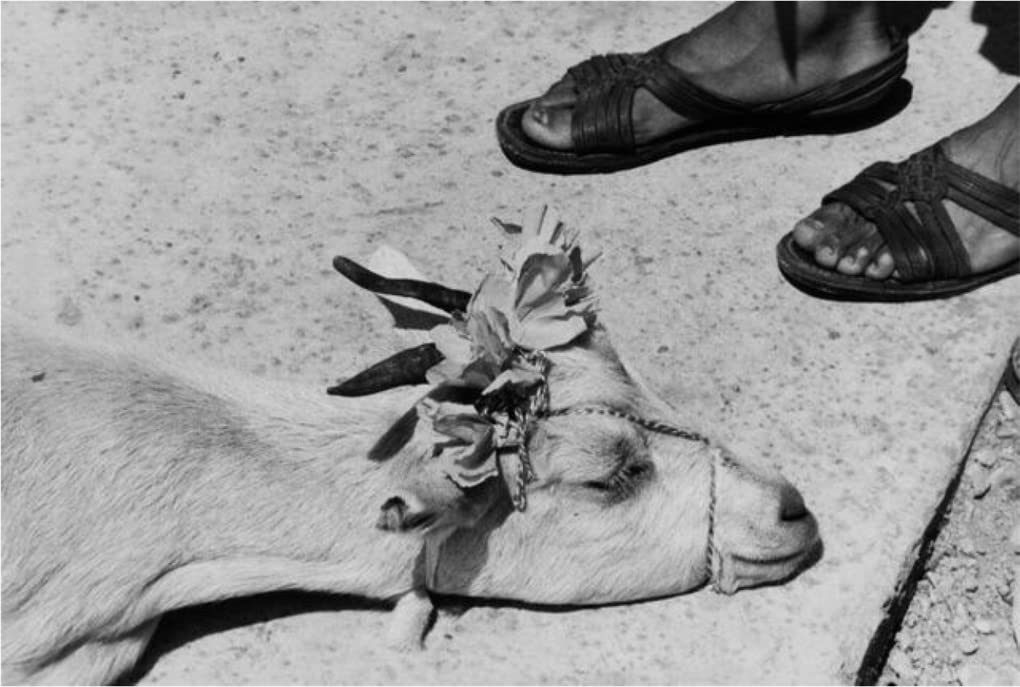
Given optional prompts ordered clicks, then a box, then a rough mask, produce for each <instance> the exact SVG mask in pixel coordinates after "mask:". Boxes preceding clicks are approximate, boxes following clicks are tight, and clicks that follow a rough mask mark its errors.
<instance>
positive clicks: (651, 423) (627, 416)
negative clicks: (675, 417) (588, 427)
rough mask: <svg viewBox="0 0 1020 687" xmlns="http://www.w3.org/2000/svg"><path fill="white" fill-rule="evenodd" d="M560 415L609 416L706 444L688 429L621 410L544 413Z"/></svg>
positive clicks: (586, 408) (595, 408)
mask: <svg viewBox="0 0 1020 687" xmlns="http://www.w3.org/2000/svg"><path fill="white" fill-rule="evenodd" d="M561 415H609V416H612V417H618V418H620V419H621V420H627V421H628V422H632V423H634V424H635V425H638V426H639V427H644V428H645V429H647V430H648V431H650V432H656V433H657V434H666V435H669V436H672V437H679V438H681V439H686V440H687V441H697V442H700V443H702V444H706V445H707V444H708V443H709V440H708V437H706V436H704V435H703V434H699V433H697V432H693V431H691V430H688V429H680V428H678V427H674V426H672V425H667V424H666V423H665V422H658V421H656V420H648V419H645V418H643V417H641V416H639V415H632V414H631V413H625V412H623V411H622V410H615V409H613V408H606V407H604V406H579V407H575V408H561V409H559V410H553V411H550V412H548V413H546V417H554V416H561Z"/></svg>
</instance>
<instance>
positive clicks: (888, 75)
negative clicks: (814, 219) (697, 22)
mask: <svg viewBox="0 0 1020 687" xmlns="http://www.w3.org/2000/svg"><path fill="white" fill-rule="evenodd" d="M665 48H666V44H665V43H663V44H662V45H659V46H656V47H655V48H653V49H652V50H650V51H649V52H647V53H644V54H613V55H602V56H595V57H592V58H590V59H588V60H585V61H584V62H582V63H580V64H578V65H575V66H574V67H572V68H571V69H569V70H568V71H567V73H568V75H570V76H571V77H573V78H574V85H575V88H576V90H577V94H578V95H577V101H576V104H575V106H574V116H573V119H572V124H571V137H572V139H573V144H574V147H573V150H570V151H559V150H552V149H550V148H546V147H544V146H542V145H540V144H538V143H535V142H533V141H532V140H531V139H530V138H528V136H527V134H525V133H524V129H523V127H522V124H521V122H522V119H523V117H524V113H525V112H526V111H527V110H528V108H529V107H530V106H531V104H532V103H533V102H534V100H527V101H524V102H520V103H516V104H514V105H511V106H509V107H507V108H506V109H504V110H503V111H502V112H500V113H499V116H498V117H497V119H496V133H497V137H498V139H499V144H500V147H501V148H502V150H503V153H504V154H505V155H506V156H507V158H508V159H509V160H510V161H511V162H512V163H514V164H515V165H517V166H519V167H523V168H525V169H529V170H532V171H538V172H550V173H554V174H593V173H607V172H615V171H619V170H624V169H630V168H633V167H638V166H641V165H645V164H648V163H650V162H654V161H655V160H659V159H662V158H664V157H668V156H670V155H675V154H677V153H680V152H683V151H685V150H691V149H693V148H699V147H702V146H706V145H710V144H715V143H724V142H730V141H739V140H747V139H752V138H762V137H767V136H791V135H800V134H808V133H835V132H838V131H851V130H856V129H860V128H864V127H866V126H870V125H872V124H874V123H876V118H877V119H879V120H880V119H884V118H887V117H888V116H890V115H891V114H894V113H895V111H898V110H895V109H894V111H890V104H892V105H893V108H895V107H898V108H899V109H902V107H903V106H905V105H906V99H904V98H899V99H898V100H899V101H902V102H895V103H892V102H891V101H893V100H897V99H895V98H893V97H892V96H893V95H894V94H895V93H896V92H897V91H898V92H899V93H901V94H904V93H905V94H906V95H907V97H908V98H909V87H908V86H906V84H905V82H902V81H901V78H900V77H901V76H902V75H903V72H904V70H905V69H906V66H907V53H908V49H907V43H906V42H905V41H901V42H899V43H898V44H897V45H896V47H895V48H894V50H893V51H892V53H891V54H890V55H889V56H888V57H886V58H885V59H884V60H882V61H881V62H879V63H878V64H875V65H873V66H871V67H868V68H867V69H864V70H862V71H860V72H857V73H856V74H853V75H851V76H848V77H846V78H844V79H840V80H839V81H837V82H835V83H831V84H827V85H825V86H820V87H818V88H815V89H812V90H810V91H807V92H805V93H802V94H800V95H798V96H794V97H792V98H787V99H784V100H778V101H774V102H768V103H761V104H748V103H743V102H740V101H738V100H734V99H732V98H727V97H724V96H721V95H716V94H713V93H711V92H709V91H707V90H705V89H704V88H702V87H701V86H698V85H696V84H695V83H693V82H692V81H691V80H690V79H689V78H688V77H686V76H685V75H684V74H683V72H681V71H680V70H679V69H677V68H676V67H674V66H673V65H672V64H670V63H669V62H668V61H667V60H666V57H665ZM897 86H903V87H904V88H901V89H897V88H896V87H897ZM639 88H644V89H646V90H648V91H649V92H651V93H652V95H654V96H655V97H656V98H658V99H659V100H660V101H661V102H662V103H663V104H665V105H666V106H667V107H669V108H670V109H671V110H673V111H674V112H676V113H678V114H680V115H683V116H684V117H687V118H689V119H694V120H697V121H698V122H699V123H698V124H694V125H692V126H689V127H685V128H683V129H682V130H680V131H678V132H676V133H674V134H671V135H668V136H664V137H663V138H660V139H656V140H654V141H651V142H649V143H642V144H638V143H636V142H635V140H634V127H633V121H632V116H631V111H632V109H633V102H634V93H635V92H637V90H638V89H639Z"/></svg>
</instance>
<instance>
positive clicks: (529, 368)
mask: <svg viewBox="0 0 1020 687" xmlns="http://www.w3.org/2000/svg"><path fill="white" fill-rule="evenodd" d="M494 222H496V224H497V225H499V226H500V227H502V228H503V229H504V230H506V231H508V232H510V233H519V234H520V235H521V244H520V246H519V248H518V250H517V251H516V253H515V254H514V255H513V256H512V258H511V259H510V260H503V261H502V267H503V269H502V270H500V271H499V272H496V273H491V274H489V275H488V276H486V277H485V279H483V280H482V283H481V284H480V285H479V287H478V289H477V290H476V291H475V292H474V294H473V295H470V297H469V296H468V295H467V294H463V292H453V291H451V290H450V289H445V287H440V286H438V285H435V284H423V283H421V282H413V283H414V284H415V285H417V287H418V288H422V289H425V288H426V287H427V291H428V293H429V294H430V296H429V298H428V300H429V301H430V302H432V303H433V304H434V305H438V306H439V307H441V308H443V309H446V310H448V311H451V310H452V315H451V318H450V320H449V322H448V323H444V324H441V325H439V326H437V327H435V328H433V329H432V330H431V332H430V334H431V338H432V342H433V343H432V344H426V345H425V346H421V347H419V348H418V349H414V351H413V355H414V356H415V360H416V361H417V364H418V365H421V364H422V363H423V362H424V364H425V365H426V366H427V369H426V371H425V373H424V380H421V379H418V378H417V376H418V375H419V374H420V373H418V372H411V373H408V372H407V371H406V369H404V368H406V366H405V365H403V363H401V364H397V363H395V362H394V360H393V359H390V360H387V361H383V362H382V363H380V364H379V365H377V366H375V368H372V369H373V370H374V369H376V368H381V367H387V368H394V367H398V368H402V369H400V370H396V371H394V370H391V369H387V372H386V374H387V375H390V376H393V375H394V374H395V375H396V376H397V377H399V378H400V379H401V380H403V381H400V382H398V383H410V382H413V381H427V382H428V383H430V384H432V385H433V390H432V391H430V393H429V394H426V396H425V397H424V398H423V399H422V400H421V401H420V402H419V403H418V405H417V411H418V415H419V416H424V417H426V418H428V419H429V420H430V421H431V422H432V426H433V429H434V430H435V431H436V432H438V433H439V434H442V435H443V436H445V437H448V438H450V439H451V442H450V443H449V444H446V443H444V450H443V452H442V455H443V460H444V470H445V473H446V475H447V477H449V479H451V480H452V481H453V482H454V483H456V484H457V485H458V486H459V487H461V488H462V489H465V490H466V489H470V488H472V487H475V486H478V485H479V484H481V483H483V482H485V481H487V480H489V479H492V478H495V477H502V479H503V480H504V481H505V482H506V485H507V488H508V489H509V490H510V494H511V497H512V500H513V502H514V505H515V507H516V508H517V509H518V510H524V509H525V507H526V505H527V496H526V488H527V484H528V483H529V482H530V481H532V480H533V479H534V478H535V474H534V470H533V468H532V465H531V461H530V459H529V456H528V451H527V446H528V434H529V431H530V430H531V420H532V419H533V418H535V417H537V416H541V415H542V414H543V413H545V412H546V410H547V409H548V403H549V392H548V385H547V377H548V373H549V366H550V364H549V361H548V360H547V358H546V357H545V355H544V351H546V350H548V349H553V348H557V347H560V346H566V345H568V344H570V343H571V342H573V341H575V340H576V339H577V338H578V337H579V336H581V335H582V334H584V333H585V332H586V331H588V329H589V328H590V327H591V326H592V325H593V323H594V320H595V301H594V299H593V297H592V295H591V291H590V289H589V285H588V280H587V268H588V266H589V265H590V264H591V263H592V262H593V261H594V259H595V258H592V259H590V260H588V261H586V262H585V261H583V260H582V258H581V249H580V246H578V244H577V233H576V232H568V231H567V230H566V228H565V227H564V225H563V223H562V222H560V221H559V219H558V217H557V216H556V214H555V212H554V211H552V210H550V209H548V208H544V207H543V208H542V209H541V210H540V211H539V212H538V213H537V215H536V216H535V217H533V218H532V220H531V221H530V222H527V223H525V225H524V226H522V227H518V226H516V225H511V224H504V223H503V222H500V221H499V220H494ZM596 257H597V256H596ZM334 265H335V266H336V267H337V269H338V270H340V271H341V272H343V273H344V274H345V275H346V276H348V277H349V278H351V279H352V280H354V281H355V282H356V283H359V284H360V285H362V286H367V287H368V288H372V289H373V290H375V291H377V292H379V291H383V292H387V293H390V294H394V295H407V294H408V293H409V291H408V289H409V288H410V287H407V284H411V283H412V282H410V281H408V280H385V279H383V278H381V277H379V276H378V275H374V274H372V273H370V272H368V271H367V270H364V268H361V267H360V266H357V265H355V264H353V263H350V261H346V260H345V259H343V258H338V259H337V260H336V261H334ZM373 280H375V281H373ZM379 281H382V282H386V284H384V285H382V286H380V285H379V283H378V282H379ZM370 282H371V283H372V285H371V286H369V283H370ZM398 282H400V284H398ZM395 285H398V286H400V287H401V288H397V286H395ZM437 294H438V295H437ZM451 294H452V295H451ZM417 297H421V296H417ZM465 299H467V302H466V305H465V304H463V301H464V300H465ZM411 353H412V352H411V351H408V352H404V353H402V354H398V356H404V357H406V356H407V355H408V354H411ZM396 357H397V356H394V358H396ZM371 371H372V370H369V371H366V373H367V372H371ZM366 373H362V375H359V378H360V377H362V376H363V375H365V374H366ZM348 381H349V382H351V381H355V380H348ZM359 384H360V383H355V384H354V385H353V386H358V387H359V389H360V386H359ZM348 386H351V385H348ZM451 388H456V389H460V390H464V391H467V392H468V393H467V394H466V396H467V397H468V398H470V399H471V400H472V402H471V403H469V404H468V403H457V402H454V401H451V400H447V399H450V398H452V397H453V395H450V394H441V393H433V392H434V391H437V390H440V389H451ZM338 389H340V387H339V386H338V387H334V388H333V389H331V393H340V394H343V395H355V394H360V393H370V392H371V391H372V390H377V388H376V387H372V388H371V389H370V390H369V391H363V390H358V391H355V392H352V391H351V389H350V388H348V389H347V390H346V391H337V390H338ZM461 396H464V394H461ZM460 400H463V399H460Z"/></svg>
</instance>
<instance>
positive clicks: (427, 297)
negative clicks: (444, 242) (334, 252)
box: [333, 255, 471, 313]
mask: <svg viewBox="0 0 1020 687" xmlns="http://www.w3.org/2000/svg"><path fill="white" fill-rule="evenodd" d="M333 267H334V269H336V271H337V272H339V273H340V274H342V275H344V276H345V277H347V278H348V279H350V280H351V281H352V282H354V283H355V284H357V285H358V286H360V287H361V288H363V289H367V290H369V291H371V292H373V293H382V294H386V295H387V296H405V297H408V298H417V299H418V300H419V301H424V302H425V303H428V304H429V305H433V306H435V307H437V308H440V309H441V310H445V311H446V312H448V313H453V312H456V311H458V310H459V311H460V312H464V311H466V310H467V306H468V303H469V302H470V301H471V294H470V293H468V292H467V291H458V290H457V289H450V288H447V287H445V286H443V285H441V284H436V283H434V282H428V281H419V280H417V279H389V278H387V277H384V276H382V275H380V274H376V273H375V272H372V271H371V270H368V269H365V268H364V267H362V266H361V265H359V264H358V263H356V262H354V261H353V260H351V259H349V258H345V257H344V256H342V255H338V256H336V257H335V258H333Z"/></svg>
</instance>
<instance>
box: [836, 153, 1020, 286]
mask: <svg viewBox="0 0 1020 687" xmlns="http://www.w3.org/2000/svg"><path fill="white" fill-rule="evenodd" d="M879 182H884V183H885V184H891V185H893V187H892V188H891V189H890V188H888V187H887V186H883V185H882V183H879ZM945 200H950V201H953V202H955V203H958V204H959V205H960V206H961V207H964V208H966V209H967V210H969V211H971V212H973V213H974V214H976V215H978V216H980V217H983V218H984V219H987V220H988V221H990V222H992V223H993V224H995V225H996V226H998V227H1001V228H1003V229H1005V230H1006V231H1009V232H1010V233H1012V234H1017V233H1018V231H1020V227H1018V218H1017V215H1018V212H1020V210H1018V205H1020V194H1018V193H1017V192H1016V191H1014V190H1013V189H1010V188H1008V187H1005V186H1003V185H1002V184H999V183H997V182H995V181H992V180H991V179H987V178H985V177H983V176H981V175H979V174H975V173H974V172H971V171H970V170H967V169H964V168H963V167H960V166H959V165H956V164H954V163H953V162H952V161H951V160H949V159H948V158H947V157H946V155H945V153H944V151H943V147H942V143H941V142H940V143H939V144H936V145H934V146H932V147H930V148H926V149H925V150H922V151H921V152H919V153H916V154H914V155H912V156H910V158H908V159H907V160H906V161H904V162H901V163H900V164H898V165H893V164H891V163H888V162H880V163H876V164H874V165H871V166H870V167H868V168H867V169H865V170H864V171H863V172H861V173H860V174H859V175H857V177H856V178H854V179H853V180H852V181H851V182H850V183H848V184H846V185H845V186H842V187H840V188H838V189H836V190H835V191H833V192H831V193H829V194H828V195H827V196H826V197H825V198H824V199H823V201H822V202H823V203H831V202H834V201H839V202H842V203H845V204H846V205H848V206H850V207H851V208H853V209H854V210H855V211H856V212H857V213H858V214H860V215H861V216H862V217H864V218H865V219H867V220H869V221H870V222H872V223H873V224H875V226H876V227H877V229H878V232H879V234H881V236H882V238H883V240H884V241H885V243H886V246H887V247H888V248H889V252H890V254H891V255H892V257H893V260H894V262H895V263H896V269H897V271H898V273H899V276H900V280H901V281H903V282H917V281H932V280H935V279H949V278H955V277H962V276H966V275H969V274H971V272H972V270H971V267H970V258H969V255H968V253H967V250H966V248H964V246H963V243H962V241H961V240H960V234H959V232H958V231H957V229H956V226H955V224H954V223H953V221H952V219H951V218H950V217H949V213H948V212H947V210H946V207H945V204H944V202H943V201H945ZM907 203H910V205H911V206H912V207H913V212H911V209H910V208H908V206H907Z"/></svg>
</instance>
